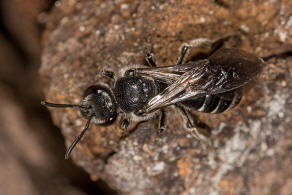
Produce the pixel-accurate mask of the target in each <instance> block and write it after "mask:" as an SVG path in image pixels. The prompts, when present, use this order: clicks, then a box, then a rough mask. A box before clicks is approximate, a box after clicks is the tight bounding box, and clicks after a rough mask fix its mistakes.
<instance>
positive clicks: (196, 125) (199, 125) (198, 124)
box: [176, 104, 211, 141]
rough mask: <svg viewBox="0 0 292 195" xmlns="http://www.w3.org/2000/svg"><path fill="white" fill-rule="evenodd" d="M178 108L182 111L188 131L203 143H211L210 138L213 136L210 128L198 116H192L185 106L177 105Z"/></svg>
mask: <svg viewBox="0 0 292 195" xmlns="http://www.w3.org/2000/svg"><path fill="white" fill-rule="evenodd" d="M176 107H177V108H178V110H179V111H180V114H181V116H182V118H183V121H184V123H185V128H186V130H187V131H188V132H189V133H190V134H191V135H192V136H193V137H195V138H197V139H199V140H203V141H209V140H208V138H209V137H210V136H211V131H210V128H209V127H208V126H207V125H206V124H205V123H203V122H202V121H200V120H199V119H198V118H197V116H194V115H191V113H190V112H189V111H187V110H186V109H185V108H184V107H183V106H181V105H177V104H176Z"/></svg>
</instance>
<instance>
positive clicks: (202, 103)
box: [182, 90, 241, 114]
mask: <svg viewBox="0 0 292 195" xmlns="http://www.w3.org/2000/svg"><path fill="white" fill-rule="evenodd" d="M240 100H241V91H240V90H238V91H231V92H226V93H222V94H216V95H206V96H203V97H199V98H194V99H190V100H187V101H183V102H182V104H183V105H185V106H187V107H189V108H192V109H195V110H197V111H200V112H207V113H214V114H217V113H221V112H224V111H227V110H229V109H231V108H233V107H235V106H236V105H237V104H239V102H240Z"/></svg>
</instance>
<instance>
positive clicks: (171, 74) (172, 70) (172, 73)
mask: <svg viewBox="0 0 292 195" xmlns="http://www.w3.org/2000/svg"><path fill="white" fill-rule="evenodd" d="M206 63H208V60H200V61H196V62H189V63H186V64H181V65H174V66H164V67H151V68H137V69H135V74H136V75H140V76H146V77H151V78H154V79H157V80H159V81H161V82H164V83H167V84H171V83H173V82H174V81H176V80H178V79H179V77H180V76H182V75H183V74H184V73H186V72H189V71H191V70H193V69H196V68H197V67H200V66H202V65H204V64H206Z"/></svg>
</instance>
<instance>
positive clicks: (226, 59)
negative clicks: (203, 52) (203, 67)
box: [206, 48, 264, 93]
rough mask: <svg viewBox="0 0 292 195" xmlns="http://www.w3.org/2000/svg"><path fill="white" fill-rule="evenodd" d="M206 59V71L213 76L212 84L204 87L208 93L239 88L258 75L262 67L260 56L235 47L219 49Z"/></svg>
mask: <svg viewBox="0 0 292 195" xmlns="http://www.w3.org/2000/svg"><path fill="white" fill-rule="evenodd" d="M208 60H209V61H210V63H209V66H208V71H209V72H210V74H212V75H213V76H214V85H210V86H208V87H209V89H206V90H207V91H209V92H210V93H221V91H222V92H224V91H229V90H232V89H236V88H239V87H241V86H243V85H245V84H246V83H248V82H249V81H250V80H251V79H253V78H254V77H255V76H256V75H258V74H259V73H260V72H261V71H262V69H263V67H264V61H263V60H262V59H261V58H259V57H257V56H255V55H252V54H249V53H247V52H245V51H242V50H239V49H235V48H232V49H227V48H223V49H219V50H218V51H217V52H215V53H214V54H213V55H212V56H210V57H209V58H208Z"/></svg>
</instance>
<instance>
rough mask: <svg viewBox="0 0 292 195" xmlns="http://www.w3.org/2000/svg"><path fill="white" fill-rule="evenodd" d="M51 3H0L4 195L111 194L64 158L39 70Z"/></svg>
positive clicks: (0, 130) (0, 125) (0, 165)
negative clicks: (44, 99) (42, 103)
mask: <svg viewBox="0 0 292 195" xmlns="http://www.w3.org/2000/svg"><path fill="white" fill-rule="evenodd" d="M57 3H58V2H57V1H53V0H26V1H21V0H2V1H0V107H1V108H0V155H1V161H0V173H1V174H0V194H8V195H10V194H11V195H13V194H30V195H34V194H97V193H98V194H113V193H114V192H113V191H111V190H110V189H109V188H108V187H107V186H106V185H105V184H104V183H102V182H92V181H91V180H90V178H89V176H88V174H87V173H85V172H84V171H83V170H82V169H81V168H79V167H77V166H75V165H74V164H73V163H72V162H71V160H64V152H65V145H64V140H63V137H62V135H61V133H60V131H59V130H58V129H57V127H55V126H54V125H53V123H52V121H51V118H50V114H49V112H48V111H47V109H45V108H43V107H41V106H40V100H41V99H42V97H43V94H42V84H41V82H40V80H39V77H38V68H39V66H40V61H41V60H40V59H41V53H42V41H41V40H42V38H41V37H42V32H43V30H44V27H45V23H46V21H47V18H48V13H49V12H50V10H51V9H52V8H53V6H55V5H56V4H57Z"/></svg>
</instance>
